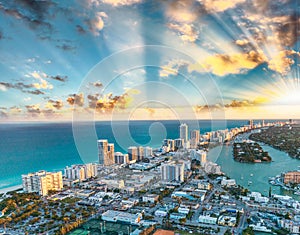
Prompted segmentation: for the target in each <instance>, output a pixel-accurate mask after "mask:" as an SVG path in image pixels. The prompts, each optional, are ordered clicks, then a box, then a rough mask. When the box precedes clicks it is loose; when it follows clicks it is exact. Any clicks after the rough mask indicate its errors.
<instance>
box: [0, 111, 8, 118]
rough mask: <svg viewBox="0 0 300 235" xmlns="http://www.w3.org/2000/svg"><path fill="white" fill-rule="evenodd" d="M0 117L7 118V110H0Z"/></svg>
mask: <svg viewBox="0 0 300 235" xmlns="http://www.w3.org/2000/svg"><path fill="white" fill-rule="evenodd" d="M0 118H1V119H5V118H8V114H7V112H5V111H3V110H0Z"/></svg>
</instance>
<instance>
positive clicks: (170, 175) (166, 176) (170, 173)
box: [161, 162, 184, 182]
mask: <svg viewBox="0 0 300 235" xmlns="http://www.w3.org/2000/svg"><path fill="white" fill-rule="evenodd" d="M161 179H162V181H164V182H184V164H180V163H175V162H172V163H166V164H162V165H161Z"/></svg>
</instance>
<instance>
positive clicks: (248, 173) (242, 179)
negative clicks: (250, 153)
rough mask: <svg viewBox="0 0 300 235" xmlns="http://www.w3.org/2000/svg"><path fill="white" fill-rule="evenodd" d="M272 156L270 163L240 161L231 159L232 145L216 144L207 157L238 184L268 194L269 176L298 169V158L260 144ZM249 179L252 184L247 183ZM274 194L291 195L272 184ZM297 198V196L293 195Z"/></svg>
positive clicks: (299, 164) (299, 163)
mask: <svg viewBox="0 0 300 235" xmlns="http://www.w3.org/2000/svg"><path fill="white" fill-rule="evenodd" d="M262 147H263V149H264V150H265V151H268V152H269V154H270V156H271V157H272V160H273V161H272V162H270V163H256V164H255V163H240V162H236V161H234V160H233V155H232V146H231V145H223V146H218V147H216V148H214V149H211V151H210V152H209V153H208V159H211V160H213V161H216V163H217V164H219V165H220V166H221V170H222V171H223V172H224V173H226V174H227V175H228V176H229V177H231V178H233V179H235V180H236V181H237V183H238V184H240V185H242V186H244V187H246V188H248V189H250V190H251V191H256V192H261V193H262V194H264V195H266V196H267V195H268V194H269V187H270V184H269V183H268V179H269V177H274V176H276V175H279V174H280V173H282V172H283V171H290V170H298V166H300V160H297V159H294V158H291V157H289V156H288V155H287V154H286V153H284V152H281V151H278V150H276V149H274V148H272V147H270V146H267V145H262ZM249 181H251V182H252V184H250V185H248V182H249ZM272 191H273V193H275V194H286V195H290V196H292V195H293V194H292V192H289V191H286V190H281V189H280V187H276V186H272ZM294 197H295V198H297V199H298V198H299V197H298V196H294Z"/></svg>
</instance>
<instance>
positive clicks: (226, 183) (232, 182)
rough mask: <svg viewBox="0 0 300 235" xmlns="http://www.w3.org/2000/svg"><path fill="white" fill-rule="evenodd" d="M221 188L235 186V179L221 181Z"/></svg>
mask: <svg viewBox="0 0 300 235" xmlns="http://www.w3.org/2000/svg"><path fill="white" fill-rule="evenodd" d="M221 186H226V187H233V186H236V181H235V179H222V181H221Z"/></svg>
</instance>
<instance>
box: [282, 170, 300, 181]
mask: <svg viewBox="0 0 300 235" xmlns="http://www.w3.org/2000/svg"><path fill="white" fill-rule="evenodd" d="M283 183H285V184H288V183H296V184H300V172H299V171H290V172H287V173H285V174H283Z"/></svg>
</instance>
